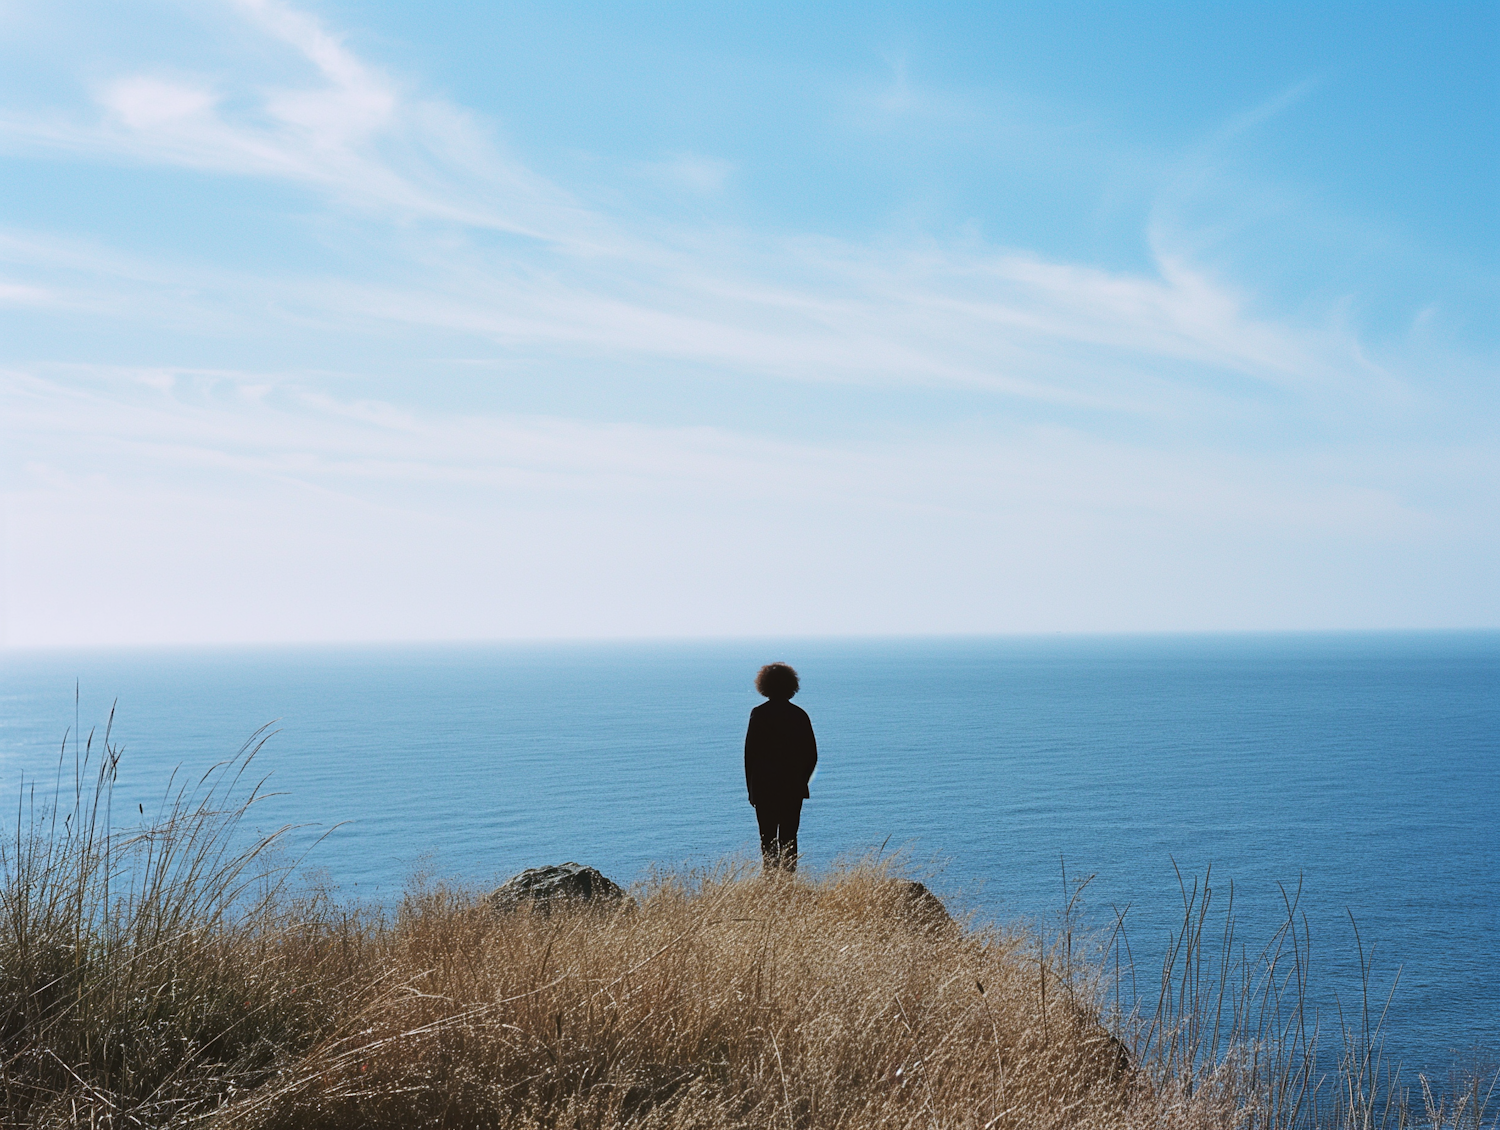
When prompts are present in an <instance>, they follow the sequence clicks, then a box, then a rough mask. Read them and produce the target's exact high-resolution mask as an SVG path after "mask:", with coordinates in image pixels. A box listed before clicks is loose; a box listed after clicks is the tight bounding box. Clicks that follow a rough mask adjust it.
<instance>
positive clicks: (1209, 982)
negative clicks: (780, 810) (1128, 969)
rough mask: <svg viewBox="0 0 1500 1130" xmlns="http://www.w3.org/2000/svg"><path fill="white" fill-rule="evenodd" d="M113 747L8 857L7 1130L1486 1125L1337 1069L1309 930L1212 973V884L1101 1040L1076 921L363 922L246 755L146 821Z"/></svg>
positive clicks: (2, 946) (888, 884)
mask: <svg viewBox="0 0 1500 1130" xmlns="http://www.w3.org/2000/svg"><path fill="white" fill-rule="evenodd" d="M104 750H105V755H104V756H103V758H102V759H100V760H98V761H97V762H91V761H90V758H89V756H88V755H87V754H85V755H82V756H80V758H79V760H78V763H77V766H76V773H75V779H74V783H73V786H72V788H71V789H67V788H65V789H63V790H62V791H61V793H60V796H59V799H57V800H56V801H43V802H42V803H40V804H33V805H32V807H31V808H30V810H29V812H30V815H29V818H28V819H27V820H26V821H25V822H24V823H22V824H19V825H18V826H17V828H16V829H15V831H14V835H11V836H8V837H7V838H6V839H5V840H4V841H0V1124H3V1125H5V1126H11V1127H22V1126H25V1127H84V1126H88V1127H109V1128H123V1127H163V1128H165V1127H186V1126H189V1125H193V1126H204V1125H206V1126H210V1127H216V1128H219V1130H272V1128H275V1130H281V1128H286V1130H301V1128H306V1130H313V1128H326V1130H338V1128H346V1127H347V1128H354V1127H362V1128H363V1127H393V1128H394V1127H434V1128H438V1127H447V1128H454V1130H459V1128H470V1127H474V1128H478V1127H549V1128H552V1127H555V1128H560V1130H570V1128H579V1130H582V1128H598V1130H605V1128H611V1127H695V1128H696V1127H701V1128H704V1130H715V1128H721V1130H722V1128H730V1127H745V1128H754V1130H762V1128H779V1127H785V1128H787V1130H819V1128H825V1127H826V1128H830V1130H832V1128H843V1130H864V1128H874V1127H912V1128H914V1130H915V1128H918V1127H921V1128H933V1127H942V1128H950V1127H951V1128H960V1127H972V1128H975V1130H978V1128H981V1127H984V1128H988V1130H999V1128H1001V1127H1025V1128H1032V1127H1059V1128H1061V1127H1078V1128H1088V1127H1120V1128H1129V1127H1143V1128H1144V1127H1153V1128H1173V1127H1181V1128H1182V1130H1209V1128H1220V1127H1223V1128H1229V1127H1246V1128H1247V1130H1251V1128H1253V1130H1279V1128H1283V1127H1285V1128H1288V1130H1291V1128H1297V1127H1305V1128H1313V1127H1330V1128H1332V1127H1338V1128H1340V1130H1343V1128H1345V1127H1355V1126H1362V1127H1369V1126H1391V1127H1397V1126H1415V1125H1417V1124H1419V1123H1420V1124H1421V1125H1426V1126H1431V1127H1459V1126H1462V1127H1481V1126H1486V1125H1488V1126H1493V1125H1494V1121H1493V1115H1487V1114H1486V1111H1487V1110H1489V1109H1490V1105H1491V1104H1489V1101H1488V1097H1487V1095H1488V1093H1487V1092H1486V1091H1484V1089H1483V1087H1481V1086H1480V1085H1479V1084H1478V1083H1476V1085H1475V1088H1474V1089H1473V1091H1472V1094H1470V1093H1463V1094H1460V1095H1459V1096H1458V1097H1457V1099H1452V1098H1448V1099H1444V1098H1431V1099H1429V1101H1427V1102H1426V1104H1425V1109H1424V1110H1422V1111H1420V1112H1419V1113H1420V1114H1421V1117H1420V1118H1418V1117H1416V1116H1415V1115H1413V1112H1412V1111H1411V1110H1410V1109H1408V1107H1407V1106H1406V1105H1403V1103H1401V1102H1399V1101H1398V1102H1396V1103H1395V1104H1394V1105H1393V1104H1392V1103H1390V1102H1389V1101H1386V1102H1385V1105H1384V1106H1383V1107H1382V1106H1381V1105H1380V1102H1381V1096H1382V1093H1384V1095H1385V1096H1386V1098H1387V1099H1388V1098H1389V1096H1390V1095H1391V1094H1393V1093H1394V1092H1393V1091H1392V1090H1391V1089H1390V1088H1389V1087H1386V1088H1385V1090H1384V1092H1382V1084H1381V1083H1380V1079H1379V1075H1380V1067H1379V1060H1378V1054H1376V1053H1378V1045H1377V1044H1374V1043H1372V1042H1371V1041H1370V1040H1369V1039H1368V1038H1367V1037H1366V1036H1361V1037H1360V1038H1358V1039H1354V1040H1349V1039H1346V1040H1345V1054H1344V1056H1343V1058H1342V1059H1341V1060H1340V1062H1339V1064H1338V1065H1337V1067H1336V1068H1335V1069H1334V1071H1333V1072H1332V1073H1331V1074H1330V1076H1329V1078H1328V1079H1327V1080H1324V1079H1323V1078H1322V1077H1321V1076H1318V1075H1317V1073H1316V1060H1315V1039H1313V1040H1310V1039H1309V1037H1308V1032H1307V1029H1306V1028H1305V1027H1303V1026H1302V1025H1301V1021H1300V1020H1299V1019H1296V1018H1298V1017H1300V1015H1301V1010H1300V1005H1299V1002H1300V1000H1301V994H1303V993H1304V992H1305V980H1304V978H1305V969H1306V963H1305V952H1304V950H1303V949H1302V948H1301V947H1302V943H1300V942H1299V941H1298V940H1297V936H1296V934H1295V931H1294V932H1293V933H1292V934H1291V935H1290V937H1291V946H1290V952H1291V954H1292V958H1293V960H1292V961H1291V962H1290V963H1289V964H1288V963H1286V962H1284V961H1283V960H1282V957H1281V956H1280V954H1281V952H1282V949H1283V948H1285V946H1284V944H1283V943H1284V942H1285V937H1283V938H1282V942H1281V943H1278V949H1277V950H1276V952H1275V953H1274V954H1273V955H1272V956H1271V957H1269V958H1268V959H1265V960H1260V959H1257V960H1258V961H1259V966H1258V968H1259V969H1260V973H1259V974H1258V975H1254V976H1252V973H1253V970H1252V968H1251V966H1248V965H1247V966H1235V967H1233V969H1231V968H1230V967H1228V966H1223V967H1220V968H1219V969H1218V970H1217V971H1216V970H1215V967H1214V965H1213V962H1212V960H1211V957H1212V954H1211V951H1212V948H1213V947H1211V946H1209V945H1207V944H1206V943H1205V941H1204V940H1203V939H1204V937H1205V926H1206V924H1207V923H1208V921H1209V916H1208V913H1207V911H1208V899H1207V889H1206V887H1205V888H1204V891H1203V892H1202V893H1201V896H1200V892H1199V889H1198V887H1197V886H1196V885H1194V886H1193V887H1192V890H1191V893H1190V894H1189V893H1188V890H1187V888H1186V887H1185V900H1184V926H1183V929H1182V931H1181V934H1180V937H1179V942H1178V944H1177V945H1176V946H1175V947H1173V951H1172V953H1171V954H1170V955H1169V958H1168V962H1167V965H1166V966H1165V967H1164V968H1163V971H1162V978H1161V985H1162V993H1161V1001H1160V1003H1159V1004H1158V1005H1157V1007H1156V1008H1155V1010H1154V1011H1151V1012H1148V1013H1146V1014H1143V1015H1141V1016H1139V1017H1134V1016H1126V1017H1117V1018H1115V1020H1114V1021H1113V1026H1114V1027H1115V1028H1116V1029H1117V1030H1116V1031H1115V1032H1113V1033H1112V1032H1111V1031H1110V1030H1109V1026H1108V1025H1105V1024H1103V1023H1101V1020H1100V1013H1099V1011H1098V1009H1097V1007H1096V1005H1097V1003H1098V1002H1102V1001H1104V1000H1106V999H1107V993H1106V991H1105V990H1106V987H1107V986H1106V984H1105V981H1104V963H1103V962H1102V960H1099V961H1093V962H1089V961H1084V960H1080V959H1079V958H1078V957H1077V956H1076V952H1077V951H1076V950H1075V946H1074V939H1073V938H1072V937H1071V936H1070V935H1069V933H1068V932H1067V931H1066V930H1065V931H1064V932H1062V933H1061V934H1060V935H1059V937H1058V938H1057V939H1056V940H1055V941H1054V943H1053V944H1052V946H1051V947H1050V948H1049V949H1046V950H1045V952H1044V947H1043V946H1042V944H1041V939H1039V938H1038V937H1037V936H1036V935H1034V934H1031V933H1028V932H1026V931H1007V930H1005V929H998V928H989V927H985V928H976V927H973V926H971V925H967V924H963V923H954V922H952V921H951V920H949V919H948V918H947V916H946V914H945V913H943V912H942V911H941V910H934V908H933V907H932V905H931V904H930V903H928V902H924V900H922V899H920V898H913V893H912V885H911V883H910V882H909V880H907V879H905V878H903V877H902V876H901V875H900V874H899V873H896V872H895V871H893V869H892V868H891V866H890V865H889V863H886V864H881V863H878V862H874V861H864V862H861V863H857V864H853V865H851V866H848V867H845V868H842V869H836V870H834V871H832V872H830V873H827V874H824V875H820V876H815V877H812V878H807V877H802V876H799V877H797V878H796V879H787V878H778V879H774V880H766V879H763V878H761V877H760V876H759V875H758V874H757V873H755V872H754V871H752V870H750V869H747V868H746V867H744V866H738V867H737V866H733V865H726V866H724V867H722V868H720V869H718V870H716V871H713V872H710V873H699V874H688V873H665V874H662V875H660V876H657V877H656V878H655V879H653V880H652V881H651V882H649V883H646V884H643V885H642V886H640V887H639V888H637V889H636V890H635V891H634V892H633V897H632V899H631V900H630V901H628V902H627V903H626V904H624V905H615V906H596V905H570V906H561V907H558V908H557V909H555V910H553V911H552V912H551V913H543V912H541V911H540V910H537V909H535V908H530V907H522V908H521V909H519V910H511V911H505V912H497V911H496V910H494V909H493V908H492V907H491V906H490V904H489V903H488V901H487V900H486V899H485V898H484V897H482V895H481V893H479V892H463V891H457V890H453V889H449V888H443V887H437V888H431V889H427V890H425V891H423V890H418V891H414V892H413V893H411V894H409V895H408V896H407V898H406V899H405V901H404V902H403V904H402V905H401V906H400V907H399V908H396V909H394V910H391V911H389V912H387V911H384V910H380V909H378V908H376V909H367V910H359V909H357V908H349V907H344V906H340V905H339V904H337V903H336V902H335V901H334V900H332V899H330V898H328V897H325V896H321V895H319V894H317V893H316V892H313V893H308V892H306V891H296V890H293V889H291V888H290V887H289V886H288V884H287V878H288V876H289V874H290V873H291V868H290V867H289V866H285V865H273V864H271V863H270V862H269V861H270V860H272V859H273V858H274V855H273V852H272V851H271V849H272V848H274V846H275V841H276V839H277V837H276V836H271V837H268V838H266V839H263V840H260V841H258V842H255V843H251V844H250V845H249V846H248V847H245V846H242V845H243V843H244V841H243V838H242V837H241V836H240V834H239V831H238V829H239V826H240V823H241V820H242V818H243V816H244V814H245V812H246V810H247V808H248V807H249V806H250V805H251V804H253V803H254V797H255V790H254V788H253V787H252V788H250V789H248V791H246V790H240V791H241V792H244V793H245V795H244V796H243V797H242V799H240V800H236V799H235V796H236V795H237V791H236V790H237V787H238V783H239V782H241V781H244V780H246V778H245V777H244V770H245V767H246V765H247V764H248V762H249V758H250V757H251V756H253V748H247V750H246V751H245V753H244V756H242V757H241V758H239V759H236V760H234V761H232V762H230V763H228V764H226V765H224V766H222V767H220V768H219V769H218V770H216V771H215V772H214V773H212V774H210V775H209V776H208V777H206V778H205V779H204V780H203V781H201V782H196V783H193V784H191V785H190V786H189V787H185V788H182V789H180V790H178V791H177V792H176V793H174V794H172V795H171V796H169V797H168V801H167V803H166V804H165V805H164V807H163V809H162V811H161V812H160V813H159V814H158V815H157V816H156V817H155V818H154V819H148V820H147V821H146V824H145V825H144V826H143V827H141V828H140V829H139V830H137V831H133V832H129V833H118V832H114V831H112V830H111V826H110V821H109V815H108V812H109V803H110V796H111V789H112V784H113V777H114V764H115V758H116V756H117V755H116V754H115V753H114V751H112V750H111V749H110V748H109V746H108V743H107V741H106V742H105V743H104ZM91 764H92V765H93V766H94V768H93V769H90V768H89V766H90V765H91ZM90 773H92V774H93V775H92V776H90ZM26 811H27V810H25V809H23V815H24V813H25V812H26ZM1294 909H1295V904H1294V903H1292V904H1289V918H1291V919H1293V920H1294V919H1295V913H1294ZM1229 942H1230V939H1229V935H1228V933H1227V932H1226V934H1225V938H1224V946H1223V949H1224V951H1225V952H1227V951H1228V950H1229V949H1230V948H1231V947H1230V944H1229ZM1253 964H1255V963H1252V965H1253ZM1283 1002H1285V1004H1286V1007H1285V1008H1283ZM1272 1004H1274V1006H1275V1007H1274V1008H1268V1005H1272ZM1268 1017H1269V1018H1270V1019H1269V1020H1268V1019H1267V1018H1268ZM1122 1040H1124V1041H1125V1043H1128V1044H1130V1046H1131V1047H1132V1048H1133V1049H1134V1050H1133V1052H1130V1053H1127V1051H1126V1049H1125V1046H1124V1044H1122V1042H1121V1041H1122ZM1372 1055H1373V1056H1374V1058H1372ZM1325 1084H1326V1085H1325ZM1320 1093H1321V1094H1323V1095H1324V1096H1325V1099H1324V1100H1323V1101H1322V1104H1321V1106H1320V1101H1319V1095H1320ZM1487 1117H1488V1118H1489V1121H1488V1122H1486V1118H1487Z"/></svg>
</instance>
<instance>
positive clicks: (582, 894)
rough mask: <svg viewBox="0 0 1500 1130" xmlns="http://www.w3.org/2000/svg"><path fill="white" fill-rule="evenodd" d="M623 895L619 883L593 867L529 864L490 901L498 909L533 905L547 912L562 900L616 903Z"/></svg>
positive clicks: (609, 904) (599, 903) (571, 864)
mask: <svg viewBox="0 0 1500 1130" xmlns="http://www.w3.org/2000/svg"><path fill="white" fill-rule="evenodd" d="M624 898H625V892H624V891H623V890H622V889H621V888H620V886H619V885H618V884H617V883H614V882H611V881H610V880H609V879H607V878H605V876H604V875H603V874H602V873H601V872H599V871H596V870H595V869H594V868H592V867H585V866H583V864H581V863H560V864H555V865H553V866H551V867H532V868H528V869H527V870H525V871H522V872H521V873H520V874H519V875H516V876H513V877H512V878H510V879H507V880H506V881H505V883H504V884H502V885H501V886H499V887H497V888H496V889H495V892H494V893H493V894H492V895H490V905H491V906H492V907H494V908H495V909H496V910H497V911H508V910H515V909H517V908H518V907H521V906H525V905H530V906H532V907H534V908H535V909H537V910H540V911H541V912H542V913H544V914H545V913H547V912H549V911H550V910H551V909H552V908H553V907H554V906H557V905H559V904H581V903H591V904H594V905H596V906H617V905H619V904H620V903H621V902H622V901H623V900H624Z"/></svg>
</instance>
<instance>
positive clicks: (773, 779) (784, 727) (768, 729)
mask: <svg viewBox="0 0 1500 1130" xmlns="http://www.w3.org/2000/svg"><path fill="white" fill-rule="evenodd" d="M817 764H818V739H817V738H815V737H813V728H812V719H810V718H808V716H807V711H805V710H803V709H802V708H801V707H800V706H793V705H792V704H791V703H790V702H789V701H787V700H786V699H784V698H783V699H775V698H772V699H767V700H766V701H765V702H763V703H761V704H760V705H759V706H757V707H756V708H755V709H754V710H752V711H751V712H750V728H749V729H748V730H746V731H745V787H746V788H747V789H748V790H749V791H750V803H751V804H760V803H762V802H763V801H771V802H773V803H774V802H775V801H779V800H791V799H794V798H795V799H798V800H800V799H802V798H804V797H806V796H807V795H808V792H807V782H808V780H809V779H811V777H812V774H813V769H814V767H816V766H817Z"/></svg>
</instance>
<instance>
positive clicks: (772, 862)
mask: <svg viewBox="0 0 1500 1130" xmlns="http://www.w3.org/2000/svg"><path fill="white" fill-rule="evenodd" d="M779 816H780V812H779V811H778V806H777V805H775V804H772V803H771V802H770V801H762V802H761V803H760V804H757V805H756V806H755V822H756V823H757V824H758V825H760V858H761V865H762V866H763V867H764V869H765V872H766V874H767V875H769V874H770V873H771V872H772V871H775V870H776V867H777V864H778V863H779V862H780V857H781V852H780V850H779V846H780V845H778V844H777V842H776V829H777V825H778V823H779V820H778V817H779Z"/></svg>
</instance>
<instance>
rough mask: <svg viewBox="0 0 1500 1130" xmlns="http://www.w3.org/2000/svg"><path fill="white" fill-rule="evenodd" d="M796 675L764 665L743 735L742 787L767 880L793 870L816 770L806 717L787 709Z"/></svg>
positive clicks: (797, 710) (778, 665) (777, 665)
mask: <svg viewBox="0 0 1500 1130" xmlns="http://www.w3.org/2000/svg"><path fill="white" fill-rule="evenodd" d="M798 686H799V683H798V681H797V672H795V671H793V670H792V669H791V668H790V667H788V666H787V665H786V664H785V663H769V664H767V665H766V666H764V667H762V668H761V669H760V673H759V674H757V675H756V676H755V689H756V690H758V691H759V692H760V693H761V694H763V695H765V696H766V701H765V702H763V703H761V704H760V705H759V706H757V707H756V708H755V709H754V710H752V711H750V728H749V729H748V730H746V731H745V787H746V788H747V789H748V790H749V792H750V803H751V804H753V805H754V806H755V819H756V822H757V823H759V824H760V852H761V857H762V859H763V860H764V861H765V868H766V874H768V875H769V874H771V873H772V872H773V871H775V870H777V869H778V868H780V869H781V870H783V871H788V872H791V871H795V870H797V825H798V824H799V823H801V821H802V802H803V800H805V799H806V798H807V796H808V792H807V782H808V781H809V780H810V779H811V778H812V774H813V769H814V767H816V766H817V764H818V740H817V739H816V738H815V737H813V728H812V720H811V719H810V718H808V716H807V711H805V710H803V709H802V708H801V707H800V706H793V705H792V696H793V695H794V694H796V693H797V688H798Z"/></svg>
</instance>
